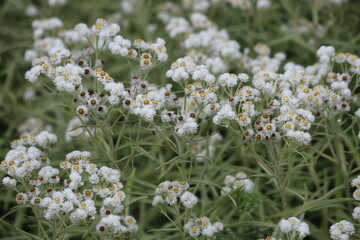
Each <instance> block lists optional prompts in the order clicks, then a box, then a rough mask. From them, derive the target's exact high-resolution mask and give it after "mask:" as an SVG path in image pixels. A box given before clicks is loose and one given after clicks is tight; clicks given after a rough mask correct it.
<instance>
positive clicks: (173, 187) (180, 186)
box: [152, 181, 198, 208]
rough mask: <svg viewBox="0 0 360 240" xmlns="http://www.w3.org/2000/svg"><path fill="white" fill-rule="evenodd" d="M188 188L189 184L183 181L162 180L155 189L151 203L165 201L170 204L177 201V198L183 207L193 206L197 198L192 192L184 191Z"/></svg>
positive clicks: (155, 204) (157, 203)
mask: <svg viewBox="0 0 360 240" xmlns="http://www.w3.org/2000/svg"><path fill="white" fill-rule="evenodd" d="M188 188H189V184H188V183H187V182H185V181H180V182H179V181H172V182H170V181H165V182H162V183H160V184H159V186H158V187H157V188H156V190H155V197H154V199H153V202H152V205H153V206H157V205H159V204H163V203H166V204H168V205H170V206H172V205H174V204H176V203H177V202H178V198H179V200H180V202H181V204H182V205H183V206H184V207H186V208H193V207H194V205H195V204H196V203H197V202H198V198H197V197H196V196H195V195H194V194H193V193H191V192H189V191H186V190H187V189H188Z"/></svg>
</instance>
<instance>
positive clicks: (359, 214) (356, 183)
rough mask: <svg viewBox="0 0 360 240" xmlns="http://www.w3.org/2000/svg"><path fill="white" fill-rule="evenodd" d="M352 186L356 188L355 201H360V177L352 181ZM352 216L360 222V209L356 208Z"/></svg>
mask: <svg viewBox="0 0 360 240" xmlns="http://www.w3.org/2000/svg"><path fill="white" fill-rule="evenodd" d="M351 186H352V187H355V188H356V190H355V191H354V193H353V197H354V199H355V200H357V201H360V175H359V176H357V177H356V178H355V179H353V180H352V181H351ZM352 216H353V218H354V219H355V220H360V207H355V208H354V210H353V214H352Z"/></svg>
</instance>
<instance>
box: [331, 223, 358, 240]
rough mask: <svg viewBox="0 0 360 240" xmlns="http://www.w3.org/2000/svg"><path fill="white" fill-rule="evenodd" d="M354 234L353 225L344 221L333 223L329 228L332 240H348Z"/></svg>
mask: <svg viewBox="0 0 360 240" xmlns="http://www.w3.org/2000/svg"><path fill="white" fill-rule="evenodd" d="M354 233H355V227H354V225H353V224H352V223H351V222H348V221H345V220H342V221H340V222H338V223H335V224H333V225H331V227H330V237H331V239H333V240H348V239H349V237H350V236H351V235H353V234H354Z"/></svg>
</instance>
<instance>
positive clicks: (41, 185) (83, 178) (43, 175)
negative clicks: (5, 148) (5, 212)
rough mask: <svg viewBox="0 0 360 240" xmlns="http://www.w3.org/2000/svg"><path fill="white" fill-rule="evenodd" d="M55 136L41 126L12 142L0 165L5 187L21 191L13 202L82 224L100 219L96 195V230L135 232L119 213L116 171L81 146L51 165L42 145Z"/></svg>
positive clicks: (119, 186) (127, 218) (120, 199)
mask: <svg viewBox="0 0 360 240" xmlns="http://www.w3.org/2000/svg"><path fill="white" fill-rule="evenodd" d="M56 141H57V137H56V136H55V135H54V134H51V133H49V132H47V131H41V132H40V133H38V134H37V135H35V136H34V135H30V134H23V135H22V136H21V137H20V139H17V140H14V141H13V142H12V144H11V148H12V149H11V150H10V151H9V152H8V153H7V155H6V156H5V159H4V161H2V162H1V164H0V170H1V171H3V172H5V173H6V174H7V175H8V176H7V177H4V178H3V179H2V183H3V185H4V186H6V187H9V188H16V189H17V190H18V189H23V190H25V191H23V192H19V193H18V194H17V195H16V201H17V203H18V204H28V205H30V206H32V207H34V208H36V209H38V210H41V212H42V214H43V217H44V218H45V219H47V220H49V221H52V220H54V219H67V220H69V221H70V222H71V223H73V224H81V223H84V222H86V221H88V220H91V221H93V220H97V219H98V218H99V216H98V209H97V206H96V202H95V198H98V199H99V198H100V199H102V205H101V213H102V214H101V219H100V221H99V223H98V224H97V231H99V232H101V233H102V232H104V233H107V234H109V233H111V234H128V233H134V232H136V231H137V225H136V221H135V219H134V218H132V217H130V216H126V215H124V214H123V210H124V206H123V205H122V203H123V201H124V200H125V197H126V196H125V193H124V192H123V191H122V188H123V185H122V183H120V172H119V171H118V170H115V169H111V168H108V167H106V166H103V167H99V166H97V165H96V164H94V163H91V162H90V156H91V154H90V152H80V151H74V152H71V153H69V154H67V155H66V159H65V161H62V162H61V163H60V169H58V168H54V167H52V166H51V165H50V159H49V157H48V155H47V153H46V151H45V150H46V148H47V147H48V146H49V145H50V144H53V143H55V142H56ZM18 183H20V186H18ZM119 214H120V216H119ZM110 229H111V230H110Z"/></svg>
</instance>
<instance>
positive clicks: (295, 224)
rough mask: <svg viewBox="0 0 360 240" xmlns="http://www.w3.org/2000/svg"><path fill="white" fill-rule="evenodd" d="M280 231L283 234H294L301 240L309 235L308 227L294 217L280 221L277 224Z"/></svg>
mask: <svg viewBox="0 0 360 240" xmlns="http://www.w3.org/2000/svg"><path fill="white" fill-rule="evenodd" d="M279 226H280V230H281V231H282V232H283V233H287V234H291V233H295V234H296V235H298V236H299V239H303V238H304V237H306V236H307V235H309V234H310V230H309V225H308V224H307V223H305V222H302V221H300V220H299V219H298V218H296V217H291V218H288V219H282V220H281V221H280V223H279Z"/></svg>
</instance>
